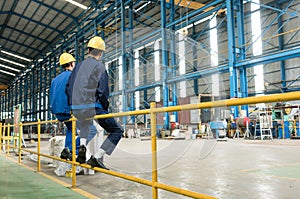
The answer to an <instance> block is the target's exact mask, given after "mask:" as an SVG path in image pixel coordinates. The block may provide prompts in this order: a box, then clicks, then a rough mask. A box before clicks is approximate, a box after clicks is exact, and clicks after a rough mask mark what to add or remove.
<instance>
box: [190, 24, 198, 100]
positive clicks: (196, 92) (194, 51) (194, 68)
mask: <svg viewBox="0 0 300 199" xmlns="http://www.w3.org/2000/svg"><path fill="white" fill-rule="evenodd" d="M192 30H193V35H195V34H196V28H195V26H193V28H192ZM193 39H194V38H193ZM197 57H198V53H197V46H196V45H193V62H192V63H193V72H196V71H197V66H198V60H197ZM193 82H194V84H193V86H194V92H195V95H196V96H198V95H199V89H198V79H194V81H193ZM199 103H200V102H199Z"/></svg>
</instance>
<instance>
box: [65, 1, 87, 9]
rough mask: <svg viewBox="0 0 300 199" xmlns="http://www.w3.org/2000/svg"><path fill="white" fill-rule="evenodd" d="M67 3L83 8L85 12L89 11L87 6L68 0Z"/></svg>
mask: <svg viewBox="0 0 300 199" xmlns="http://www.w3.org/2000/svg"><path fill="white" fill-rule="evenodd" d="M66 1H67V2H69V3H71V4H73V5H75V6H78V7H79V8H82V9H84V10H86V9H88V7H86V6H85V5H83V4H81V3H78V2H76V1H73V0H66Z"/></svg>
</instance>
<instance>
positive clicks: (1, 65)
mask: <svg viewBox="0 0 300 199" xmlns="http://www.w3.org/2000/svg"><path fill="white" fill-rule="evenodd" d="M0 67H2V68H6V69H9V70H13V71H16V72H20V70H18V69H15V68H12V67H9V66H5V65H3V64H0Z"/></svg>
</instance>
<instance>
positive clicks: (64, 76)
mask: <svg viewBox="0 0 300 199" xmlns="http://www.w3.org/2000/svg"><path fill="white" fill-rule="evenodd" d="M71 73H72V72H71V71H68V70H67V71H64V72H62V73H61V74H59V75H58V76H56V77H55V78H54V79H53V80H52V83H51V87H50V109H51V112H52V114H57V113H70V106H69V104H68V99H67V95H66V93H65V88H66V84H67V82H68V79H69V76H70V75H71Z"/></svg>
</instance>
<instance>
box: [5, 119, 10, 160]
mask: <svg viewBox="0 0 300 199" xmlns="http://www.w3.org/2000/svg"><path fill="white" fill-rule="evenodd" d="M9 137H10V123H8V124H7V138H8V139H6V140H7V152H6V153H7V155H8V156H9V151H10V140H9Z"/></svg>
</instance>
